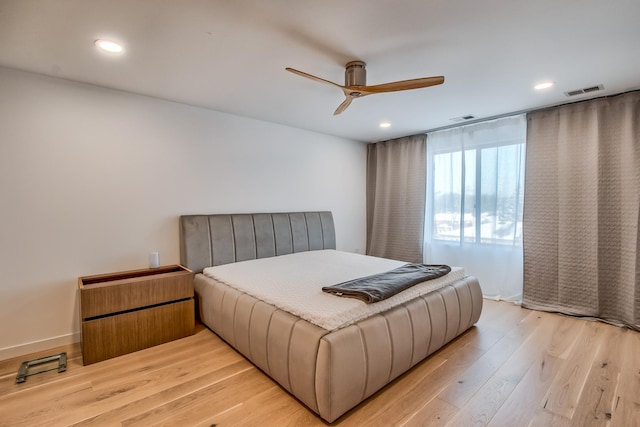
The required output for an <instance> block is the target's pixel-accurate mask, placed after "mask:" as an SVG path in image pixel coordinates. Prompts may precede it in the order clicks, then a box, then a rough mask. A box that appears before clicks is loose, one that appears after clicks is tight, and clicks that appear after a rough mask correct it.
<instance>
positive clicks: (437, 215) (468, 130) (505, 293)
mask: <svg viewBox="0 0 640 427" xmlns="http://www.w3.org/2000/svg"><path fill="white" fill-rule="evenodd" d="M525 139H526V118H525V116H524V115H521V116H514V117H507V118H503V119H498V120H492V121H487V122H482V123H477V124H472V125H467V126H462V127H459V128H453V129H447V130H443V131H439V132H433V133H429V134H428V135H427V198H426V209H425V212H426V214H425V244H424V257H425V259H424V262H425V263H428V264H449V265H453V266H462V267H464V268H465V270H466V273H467V274H470V275H474V276H477V277H478V279H479V280H480V283H481V285H482V289H483V292H484V294H485V296H488V297H493V298H497V299H509V300H516V301H519V300H520V299H521V297H522V208H523V199H524V166H525Z"/></svg>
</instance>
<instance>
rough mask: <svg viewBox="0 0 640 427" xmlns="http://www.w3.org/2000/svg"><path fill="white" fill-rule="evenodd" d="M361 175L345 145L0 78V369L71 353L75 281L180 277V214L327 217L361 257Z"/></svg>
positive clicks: (60, 84) (6, 75)
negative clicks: (45, 354) (115, 274)
mask: <svg viewBox="0 0 640 427" xmlns="http://www.w3.org/2000/svg"><path fill="white" fill-rule="evenodd" d="M249 102H250V101H249ZM365 164H366V147H365V145H364V144H362V143H359V142H356V141H351V140H346V139H341V138H336V137H332V136H327V135H323V134H318V133H314V132H307V131H303V130H300V129H294V128H290V127H285V126H281V125H276V124H272V123H267V122H262V121H257V120H251V119H247V118H242V117H238V116H233V115H229V114H223V113H218V112H214V111H210V110H205V109H201V108H196V107H191V106H187V105H182V104H177V103H172V102H167V101H162V100H158V99H154V98H148V97H143V96H139V95H134V94H130V93H125V92H120V91H114V90H110V89H105V88H100V87H96V86H91V85H85V84H79V83H74V82H69V81H65V80H60V79H54V78H49V77H44V76H39V75H34V74H29V73H24V72H20V71H16V70H11V69H6V68H0V201H1V203H2V205H1V208H0V359H5V358H8V357H13V356H17V355H22V354H26V353H28V352H31V351H35V350H40V349H46V348H51V347H52V346H55V345H60V344H63V343H68V342H72V341H77V340H78V339H79V336H78V331H79V321H78V297H77V277H78V276H84V275H90V274H98V273H106V272H111V271H120V270H128V269H136V268H145V267H146V266H147V262H148V261H147V256H148V253H149V252H151V251H156V250H157V251H159V252H160V259H161V264H163V265H166V264H172V263H178V262H179V247H178V216H179V215H181V214H190V213H223V212H227V213H228V212H256V211H260V212H262V211H264V212H273V211H302V210H331V211H333V213H334V219H335V224H336V234H337V246H338V249H342V250H347V251H353V250H360V251H361V252H364V251H363V249H364V245H365V233H366V230H365V167H366V165H365Z"/></svg>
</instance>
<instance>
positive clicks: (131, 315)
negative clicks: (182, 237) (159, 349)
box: [78, 265, 195, 365]
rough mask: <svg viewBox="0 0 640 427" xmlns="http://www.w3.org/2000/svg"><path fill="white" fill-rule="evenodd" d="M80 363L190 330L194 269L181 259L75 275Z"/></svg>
mask: <svg viewBox="0 0 640 427" xmlns="http://www.w3.org/2000/svg"><path fill="white" fill-rule="evenodd" d="M78 288H79V290H80V325H81V328H82V342H81V347H82V354H83V356H84V357H83V362H84V364H85V365H89V364H91V363H96V362H100V361H102V360H106V359H110V358H113V357H117V356H121V355H123V354H127V353H131V352H134V351H138V350H142V349H144V348H148V347H152V346H154V345H158V344H163V343H166V342H169V341H172V340H176V339H179V338H184V337H186V336H188V335H191V334H193V331H194V323H195V305H194V290H193V273H192V272H191V271H190V270H188V269H186V268H185V267H182V266H180V265H170V266H165V267H159V268H147V269H142V270H132V271H122V272H116V273H109V274H100V275H96V276H85V277H79V278H78Z"/></svg>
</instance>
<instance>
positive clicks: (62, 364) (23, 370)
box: [16, 353, 67, 384]
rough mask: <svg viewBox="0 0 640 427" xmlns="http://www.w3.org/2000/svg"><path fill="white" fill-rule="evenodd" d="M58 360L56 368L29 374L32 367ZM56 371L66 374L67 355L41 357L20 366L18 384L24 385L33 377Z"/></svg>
mask: <svg viewBox="0 0 640 427" xmlns="http://www.w3.org/2000/svg"><path fill="white" fill-rule="evenodd" d="M56 360H57V361H58V366H57V367H56V368H51V369H45V370H43V371H38V372H34V373H33V374H28V373H27V369H29V368H31V367H32V366H37V365H42V364H44V363H50V362H55V361H56ZM54 369H57V370H58V372H64V371H66V370H67V353H60V354H54V355H53V356H47V357H41V358H40V359H33V360H27V361H26V362H22V365H20V369H18V376H17V377H16V383H17V384H20V383H23V382H25V381H26V380H27V377H30V376H31V375H36V374H41V373H43V372H49V371H53V370H54Z"/></svg>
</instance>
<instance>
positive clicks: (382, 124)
mask: <svg viewBox="0 0 640 427" xmlns="http://www.w3.org/2000/svg"><path fill="white" fill-rule="evenodd" d="M380 127H381V128H390V127H391V123H389V122H382V123H380Z"/></svg>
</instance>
